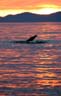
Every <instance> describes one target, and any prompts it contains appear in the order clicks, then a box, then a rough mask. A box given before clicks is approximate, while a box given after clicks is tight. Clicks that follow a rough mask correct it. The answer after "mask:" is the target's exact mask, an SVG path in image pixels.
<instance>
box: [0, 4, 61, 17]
mask: <svg viewBox="0 0 61 96" xmlns="http://www.w3.org/2000/svg"><path fill="white" fill-rule="evenodd" d="M58 11H61V8H59V7H58V6H56V5H42V6H41V5H39V6H37V7H36V8H35V9H28V10H26V9H5V10H0V17H4V16H7V15H11V14H12V15H15V14H20V13H23V12H31V13H36V14H45V15H48V14H51V13H54V12H58Z"/></svg>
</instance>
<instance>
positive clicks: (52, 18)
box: [0, 12, 61, 22]
mask: <svg viewBox="0 0 61 96" xmlns="http://www.w3.org/2000/svg"><path fill="white" fill-rule="evenodd" d="M0 22H61V12H56V13H53V14H50V15H39V14H34V13H29V12H24V13H21V14H16V15H7V16H5V17H0Z"/></svg>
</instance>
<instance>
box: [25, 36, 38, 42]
mask: <svg viewBox="0 0 61 96" xmlns="http://www.w3.org/2000/svg"><path fill="white" fill-rule="evenodd" d="M36 37H37V35H34V36H32V37H30V38H29V39H28V40H26V41H27V42H30V41H33V40H34V39H35V38H36Z"/></svg>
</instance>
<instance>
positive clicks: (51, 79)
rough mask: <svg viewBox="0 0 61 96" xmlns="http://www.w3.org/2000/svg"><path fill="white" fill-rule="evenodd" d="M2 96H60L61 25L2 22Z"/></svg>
mask: <svg viewBox="0 0 61 96" xmlns="http://www.w3.org/2000/svg"><path fill="white" fill-rule="evenodd" d="M35 34H37V35H38V37H37V38H36V39H38V40H41V39H42V40H48V43H45V44H15V43H13V42H12V41H14V40H26V39H27V38H29V37H30V36H32V35H35ZM0 96H61V23H50V22H49V23H48V22H44V23H0Z"/></svg>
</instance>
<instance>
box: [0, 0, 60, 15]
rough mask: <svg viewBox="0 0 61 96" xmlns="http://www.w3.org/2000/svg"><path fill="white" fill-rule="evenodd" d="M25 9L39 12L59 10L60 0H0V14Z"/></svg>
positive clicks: (14, 12) (23, 10)
mask: <svg viewBox="0 0 61 96" xmlns="http://www.w3.org/2000/svg"><path fill="white" fill-rule="evenodd" d="M25 11H28V12H34V13H39V14H49V13H52V12H55V11H61V0H0V16H4V15H6V14H11V13H12V14H16V13H21V12H25Z"/></svg>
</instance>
